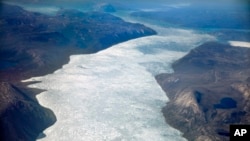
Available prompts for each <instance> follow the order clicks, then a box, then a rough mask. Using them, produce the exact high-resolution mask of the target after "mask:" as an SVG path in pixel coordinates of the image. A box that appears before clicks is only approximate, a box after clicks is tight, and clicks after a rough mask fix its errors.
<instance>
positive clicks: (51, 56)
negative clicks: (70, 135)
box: [0, 3, 156, 141]
mask: <svg viewBox="0 0 250 141" xmlns="http://www.w3.org/2000/svg"><path fill="white" fill-rule="evenodd" d="M0 27H1V28H0V44H1V48H0V130H1V131H0V132H1V135H0V140H1V141H9V140H25V141H29V140H35V139H36V137H37V136H38V134H39V133H41V132H42V131H43V130H44V129H45V128H47V127H48V126H50V125H52V124H53V123H54V122H55V121H56V117H55V116H54V114H53V113H52V112H51V111H50V110H49V109H46V108H44V107H41V106H40V105H39V104H38V102H37V100H36V99H35V95H36V94H37V93H38V92H40V91H39V90H35V89H27V88H26V85H27V84H24V83H21V82H20V81H21V80H24V79H28V78H30V77H34V76H40V75H45V74H47V73H52V72H53V71H55V70H56V69H58V68H60V67H61V66H62V65H63V64H65V63H67V62H68V60H69V56H70V55H72V54H82V53H94V52H97V51H99V50H102V49H105V48H107V47H110V46H111V45H114V44H116V43H119V42H123V41H126V40H129V39H133V38H137V37H142V36H147V35H153V34H156V32H155V31H153V30H152V29H150V28H147V27H145V26H143V25H141V24H132V23H127V22H125V21H123V20H122V19H120V18H118V17H115V16H112V15H110V14H107V13H106V14H105V13H99V12H89V13H83V12H80V11H76V10H67V9H61V10H60V11H58V13H57V14H56V15H54V16H51V15H44V14H41V13H36V12H30V11H26V10H24V9H23V8H21V7H18V6H13V5H8V4H3V3H0Z"/></svg>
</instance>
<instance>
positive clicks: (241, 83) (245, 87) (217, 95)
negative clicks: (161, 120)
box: [156, 42, 250, 141]
mask: <svg viewBox="0 0 250 141" xmlns="http://www.w3.org/2000/svg"><path fill="white" fill-rule="evenodd" d="M173 69H174V73H173V74H160V75H158V76H156V79H157V81H158V83H159V84H160V85H161V87H162V88H163V89H164V91H165V92H166V94H167V96H168V97H169V99H170V101H169V102H168V103H167V105H166V106H165V107H164V108H163V109H162V112H163V113H164V116H165V119H166V122H167V123H169V124H170V125H172V126H173V127H175V128H177V129H179V130H180V131H182V132H183V133H184V137H186V138H187V139H188V140H190V141H194V140H196V141H216V140H229V125H231V124H250V48H241V47H232V46H230V45H228V44H221V43H217V42H209V43H205V44H203V45H201V46H199V47H197V48H195V49H193V50H191V52H190V53H189V54H187V55H186V56H184V57H183V58H181V59H180V60H178V61H176V62H175V63H174V64H173Z"/></svg>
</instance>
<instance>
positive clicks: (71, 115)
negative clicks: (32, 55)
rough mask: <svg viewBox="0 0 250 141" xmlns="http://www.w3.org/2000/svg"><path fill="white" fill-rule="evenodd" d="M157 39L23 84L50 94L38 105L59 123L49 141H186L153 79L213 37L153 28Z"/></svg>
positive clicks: (81, 59) (78, 59) (83, 58)
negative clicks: (171, 120)
mask: <svg viewBox="0 0 250 141" xmlns="http://www.w3.org/2000/svg"><path fill="white" fill-rule="evenodd" d="M153 28H154V29H155V30H157V31H158V32H159V35H154V36H149V37H143V38H138V39H134V40H130V41H127V42H124V43H120V44H117V45H114V46H112V47H110V48H108V49H106V50H103V51H100V52H98V53H96V54H89V55H73V56H71V57H70V62H69V63H68V64H66V65H64V66H63V68H62V69H59V70H57V71H56V72H54V73H53V74H49V75H46V76H43V77H35V78H30V79H28V80H25V81H42V82H41V83H36V84H32V85H30V87H32V88H41V89H46V90H47V91H45V92H43V93H41V94H39V95H38V96H37V98H38V100H39V103H40V104H41V105H43V106H45V107H48V108H50V109H52V110H53V112H54V113H55V115H56V117H57V122H56V123H55V124H54V125H53V126H51V127H49V128H48V129H46V130H45V132H44V133H45V134H46V137H45V138H42V139H39V140H45V141H80V140H82V141H184V140H185V139H184V138H183V137H181V135H182V133H180V132H179V131H178V130H176V129H174V128H172V127H170V126H169V125H168V124H166V123H165V120H164V117H163V115H162V113H161V109H162V107H164V106H165V104H166V102H167V101H168V98H167V97H166V94H165V93H164V91H163V90H162V89H161V88H160V86H159V85H158V84H157V82H156V80H155V78H154V75H155V74H159V73H164V72H172V69H171V67H170V65H171V63H172V62H173V61H174V60H176V59H179V58H180V57H182V56H183V55H185V54H186V52H181V51H180V50H182V51H183V50H186V51H187V50H189V49H190V48H193V47H195V46H196V45H198V44H200V43H202V42H205V41H207V40H213V39H214V38H213V37H211V36H208V35H201V34H196V33H195V32H193V31H189V30H181V29H174V28H158V27H153Z"/></svg>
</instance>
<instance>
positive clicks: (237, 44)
mask: <svg viewBox="0 0 250 141" xmlns="http://www.w3.org/2000/svg"><path fill="white" fill-rule="evenodd" d="M229 44H230V45H231V46H235V47H248V48H250V42H243V41H229Z"/></svg>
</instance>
